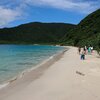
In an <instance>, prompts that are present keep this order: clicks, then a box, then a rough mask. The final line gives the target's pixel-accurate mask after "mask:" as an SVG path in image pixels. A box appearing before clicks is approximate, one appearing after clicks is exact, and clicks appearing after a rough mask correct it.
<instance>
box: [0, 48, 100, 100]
mask: <svg viewBox="0 0 100 100" xmlns="http://www.w3.org/2000/svg"><path fill="white" fill-rule="evenodd" d="M34 73H35V72H34ZM35 75H37V77H36V78H35V79H34V80H32V76H31V77H29V78H30V79H29V80H31V81H29V80H24V82H23V81H22V82H19V83H17V82H15V83H14V84H13V85H12V86H10V87H9V88H8V89H4V90H2V91H1V92H0V100H100V58H97V57H96V56H95V55H87V56H86V60H85V61H82V60H80V59H79V55H78V54H77V48H74V47H70V50H68V51H67V52H65V54H64V55H63V57H62V58H61V59H60V60H59V61H57V62H55V63H54V64H53V65H52V66H50V67H49V68H48V69H46V70H45V71H44V72H43V73H42V74H39V75H38V74H36V73H35ZM33 78H34V77H33ZM27 81H28V83H27ZM26 83H27V84H26ZM8 90H9V91H8Z"/></svg>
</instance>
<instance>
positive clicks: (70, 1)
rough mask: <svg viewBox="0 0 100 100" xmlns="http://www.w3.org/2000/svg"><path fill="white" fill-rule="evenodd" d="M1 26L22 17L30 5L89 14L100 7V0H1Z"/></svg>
mask: <svg viewBox="0 0 100 100" xmlns="http://www.w3.org/2000/svg"><path fill="white" fill-rule="evenodd" d="M0 1H1V2H0V27H3V26H6V25H7V24H9V23H11V22H13V21H16V20H18V19H20V18H22V17H23V16H24V15H25V14H28V12H25V10H26V9H27V7H28V6H29V5H31V6H41V7H50V8H56V9H61V10H65V11H73V12H77V13H81V14H88V13H90V12H92V11H94V10H96V9H97V8H100V0H0Z"/></svg>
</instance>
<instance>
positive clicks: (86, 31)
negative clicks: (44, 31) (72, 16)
mask: <svg viewBox="0 0 100 100" xmlns="http://www.w3.org/2000/svg"><path fill="white" fill-rule="evenodd" d="M62 41H63V42H62ZM61 42H62V44H64V45H75V46H85V45H87V46H89V45H92V46H94V47H96V48H98V47H99V48H100V9H98V10H97V11H95V12H93V13H91V14H90V15H88V16H87V17H86V18H84V19H83V20H82V21H81V22H80V23H79V24H78V25H77V27H76V28H75V29H73V30H71V31H70V32H69V34H66V35H65V36H64V38H63V40H61Z"/></svg>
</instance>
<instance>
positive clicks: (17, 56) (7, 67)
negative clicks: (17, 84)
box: [0, 45, 64, 83]
mask: <svg viewBox="0 0 100 100" xmlns="http://www.w3.org/2000/svg"><path fill="white" fill-rule="evenodd" d="M62 50H64V48H63V47H55V46H43V45H42V46H41V45H0V83H3V82H6V81H7V80H9V79H11V78H13V77H14V76H16V75H18V74H20V73H21V72H23V71H24V70H26V69H30V68H32V67H34V66H36V65H37V64H39V63H40V62H42V61H43V60H45V59H47V58H49V57H50V56H52V55H54V54H56V53H58V52H60V51H62Z"/></svg>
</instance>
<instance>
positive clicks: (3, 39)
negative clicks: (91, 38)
mask: <svg viewBox="0 0 100 100" xmlns="http://www.w3.org/2000/svg"><path fill="white" fill-rule="evenodd" d="M74 27H75V25H72V24H64V23H39V22H33V23H28V24H23V25H20V26H17V27H13V28H4V29H0V43H18V44H19V43H22V44H23V43H25V44H32V43H36V44H37V43H39V44H57V43H58V42H59V40H60V39H61V38H62V37H63V36H64V35H65V34H67V33H69V31H70V30H71V29H73V28H74Z"/></svg>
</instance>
